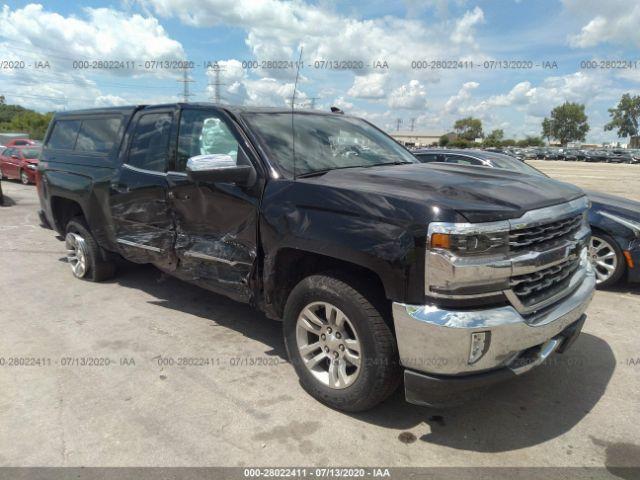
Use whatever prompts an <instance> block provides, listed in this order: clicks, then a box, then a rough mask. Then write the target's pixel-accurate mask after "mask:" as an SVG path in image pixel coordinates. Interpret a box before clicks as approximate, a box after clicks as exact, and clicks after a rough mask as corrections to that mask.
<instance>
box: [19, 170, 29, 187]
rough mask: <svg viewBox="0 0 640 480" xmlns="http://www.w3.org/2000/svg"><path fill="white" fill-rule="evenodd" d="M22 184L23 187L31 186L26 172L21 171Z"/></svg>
mask: <svg viewBox="0 0 640 480" xmlns="http://www.w3.org/2000/svg"><path fill="white" fill-rule="evenodd" d="M20 182H21V183H22V184H23V185H29V183H31V182H29V175H27V172H25V171H24V170H20Z"/></svg>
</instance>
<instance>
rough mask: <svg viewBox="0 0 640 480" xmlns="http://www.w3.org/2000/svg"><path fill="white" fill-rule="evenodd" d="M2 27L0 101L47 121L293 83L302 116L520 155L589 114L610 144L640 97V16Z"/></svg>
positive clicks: (256, 16) (629, 4)
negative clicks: (460, 133)
mask: <svg viewBox="0 0 640 480" xmlns="http://www.w3.org/2000/svg"><path fill="white" fill-rule="evenodd" d="M0 25H1V27H0V95H4V96H5V97H6V102H7V103H11V104H21V105H23V106H25V107H28V108H32V109H35V110H37V111H40V112H46V111H52V110H63V109H64V110H70V109H78V108H92V107H99V106H109V105H128V104H154V103H166V102H176V101H182V100H183V95H182V93H183V88H184V83H183V82H181V80H185V79H186V80H188V93H189V97H188V100H189V101H212V100H219V101H220V102H221V103H227V104H243V105H254V106H278V107H281V106H290V105H291V101H292V95H293V92H294V85H296V77H297V88H295V92H296V100H295V105H296V107H297V108H309V107H313V108H316V109H321V110H327V109H329V108H330V107H331V106H338V107H340V108H342V109H343V110H344V111H345V112H347V113H350V114H353V115H358V116H362V117H365V118H367V119H368V120H370V121H372V122H373V123H375V124H377V125H378V126H380V127H381V128H383V129H385V130H387V131H395V130H397V129H400V130H403V131H407V130H411V129H413V130H415V131H417V132H424V133H429V134H438V135H440V134H443V133H446V132H448V131H451V129H452V126H453V123H454V122H455V120H456V119H459V118H463V117H466V116H473V117H476V118H480V119H481V120H482V122H483V126H484V131H485V133H488V132H490V131H491V130H493V129H497V128H500V129H503V130H504V132H505V136H506V137H508V138H518V139H519V138H524V137H525V136H526V135H540V133H541V127H540V124H541V121H542V119H543V118H544V117H545V116H548V115H549V114H550V111H551V110H552V109H553V107H555V106H557V105H560V104H562V103H563V102H565V101H571V102H579V103H584V104H585V105H586V113H587V115H588V118H589V124H590V125H591V130H590V131H589V133H588V135H587V141H588V142H593V143H601V142H611V141H617V140H618V138H617V136H616V134H615V132H605V131H604V128H603V126H604V124H606V123H607V121H608V120H609V114H608V111H607V109H609V108H611V107H613V106H615V105H616V104H617V102H618V100H619V99H620V97H621V95H622V94H623V93H626V92H629V93H632V94H638V93H640V28H639V27H638V25H640V2H638V0H608V1H607V2H604V1H602V0H484V1H471V0H405V1H397V2H393V1H382V0H370V1H367V2H346V1H332V0H326V1H324V0H321V1H303V0H294V1H284V0H123V1H113V2H109V1H97V0H96V1H86V2H69V1H59V0H51V1H47V2H41V3H32V2H28V1H13V2H9V3H4V4H2V7H1V10H0ZM299 58H301V59H302V61H301V62H299V63H298V60H299ZM607 62H609V63H607ZM183 66H186V67H187V68H186V69H185V68H181V67H183ZM298 66H299V67H300V68H297V67H298ZM216 69H217V70H218V71H217V72H216ZM216 83H217V84H218V85H217V86H216V85H215V84H216Z"/></svg>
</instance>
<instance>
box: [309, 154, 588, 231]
mask: <svg viewBox="0 0 640 480" xmlns="http://www.w3.org/2000/svg"><path fill="white" fill-rule="evenodd" d="M300 181H304V182H308V183H313V184H321V185H325V186H327V187H334V188H344V189H348V190H350V191H359V192H364V193H368V194H376V195H381V196H385V197H395V198H400V199H403V200H405V201H411V202H416V203H420V204H422V205H425V206H429V207H430V208H434V207H438V208H440V209H448V210H453V211H455V212H456V213H458V214H459V215H462V216H463V217H464V218H466V219H467V221H469V222H474V223H475V222H487V221H496V220H505V219H509V218H517V217H520V216H522V215H523V214H524V213H525V212H526V211H528V210H534V209H537V208H543V207H548V206H551V205H556V204H560V203H564V202H568V201H570V200H573V199H576V198H579V197H581V196H584V192H583V191H582V190H580V189H579V188H578V187H575V186H573V185H571V184H568V183H564V182H560V181H557V180H553V179H550V178H548V177H544V176H541V175H526V174H522V173H519V172H513V171H509V170H503V169H498V168H483V167H473V166H464V165H454V164H451V165H448V164H409V165H388V166H380V167H369V168H348V169H340V170H332V171H330V172H327V173H326V174H324V175H322V176H319V177H310V178H305V179H301V180H300Z"/></svg>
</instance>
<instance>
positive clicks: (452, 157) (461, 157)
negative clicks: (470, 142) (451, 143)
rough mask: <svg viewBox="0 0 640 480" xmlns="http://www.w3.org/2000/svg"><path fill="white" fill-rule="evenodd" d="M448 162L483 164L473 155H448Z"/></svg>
mask: <svg viewBox="0 0 640 480" xmlns="http://www.w3.org/2000/svg"><path fill="white" fill-rule="evenodd" d="M445 161H446V162H447V163H457V164H458V165H482V162H481V161H480V160H477V159H475V158H471V157H465V156H464V155H447V156H446V160H445Z"/></svg>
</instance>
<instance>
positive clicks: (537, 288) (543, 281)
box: [509, 255, 580, 307]
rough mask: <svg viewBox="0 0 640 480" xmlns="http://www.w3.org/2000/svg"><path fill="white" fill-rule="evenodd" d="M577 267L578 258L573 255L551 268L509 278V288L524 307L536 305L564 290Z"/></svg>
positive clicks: (578, 264) (578, 263)
mask: <svg viewBox="0 0 640 480" xmlns="http://www.w3.org/2000/svg"><path fill="white" fill-rule="evenodd" d="M579 266H580V257H579V256H576V255H574V256H572V257H570V258H568V259H567V260H565V261H563V262H562V263H558V264H556V265H554V266H552V267H547V268H544V269H542V270H538V271H537V272H533V273H528V274H526V275H518V276H515V277H511V279H510V280H509V286H510V287H511V290H512V291H513V293H514V294H515V295H516V296H517V297H518V300H519V301H520V302H521V303H522V305H524V306H525V307H530V306H532V305H538V304H541V303H543V302H544V301H545V300H547V299H549V298H551V297H553V296H554V295H557V294H558V293H560V292H562V291H563V290H565V289H566V288H567V286H568V284H569V281H570V279H571V277H572V276H573V274H574V273H575V272H576V271H577V270H578V267H579Z"/></svg>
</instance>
